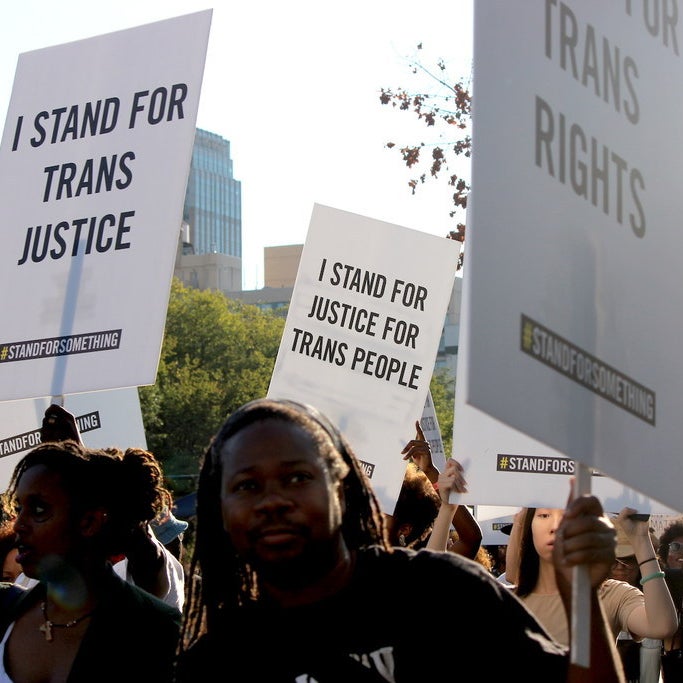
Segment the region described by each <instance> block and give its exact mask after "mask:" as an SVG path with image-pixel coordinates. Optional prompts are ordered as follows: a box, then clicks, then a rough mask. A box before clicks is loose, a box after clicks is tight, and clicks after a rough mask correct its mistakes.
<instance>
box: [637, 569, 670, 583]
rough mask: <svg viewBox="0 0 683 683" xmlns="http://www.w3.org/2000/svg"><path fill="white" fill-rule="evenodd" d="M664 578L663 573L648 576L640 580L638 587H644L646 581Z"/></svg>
mask: <svg viewBox="0 0 683 683" xmlns="http://www.w3.org/2000/svg"><path fill="white" fill-rule="evenodd" d="M665 576H666V574H665V573H664V572H654V573H653V574H648V575H647V576H644V577H643V578H642V579H641V580H640V585H641V586H644V585H645V584H646V583H647V582H648V581H652V579H663V578H664V577H665Z"/></svg>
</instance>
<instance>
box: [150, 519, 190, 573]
mask: <svg viewBox="0 0 683 683" xmlns="http://www.w3.org/2000/svg"><path fill="white" fill-rule="evenodd" d="M151 526H152V531H153V532H154V536H155V537H156V539H157V540H158V541H159V543H161V545H163V546H164V548H166V550H168V552H169V553H171V555H173V557H175V558H176V560H178V562H182V560H183V536H184V534H185V532H186V531H187V527H188V526H189V522H186V521H185V520H183V519H178V518H177V517H176V516H175V515H174V514H173V512H171V510H170V509H169V508H168V507H165V508H164V509H163V510H162V512H161V514H160V515H159V516H158V517H157V518H156V519H154V520H153V521H152V522H151Z"/></svg>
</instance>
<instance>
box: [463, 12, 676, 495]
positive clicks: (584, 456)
mask: <svg viewBox="0 0 683 683" xmlns="http://www.w3.org/2000/svg"><path fill="white" fill-rule="evenodd" d="M664 6H665V5H662V7H664ZM652 7H655V9H657V7H659V3H633V4H631V3H601V2H597V3H596V2H593V3H588V2H579V1H578V0H567V1H566V2H563V3H552V2H546V3H524V4H521V5H520V4H519V3H500V2H491V1H490V0H484V1H482V2H477V3H476V6H475V17H474V27H475V40H474V73H475V79H476V89H475V91H474V102H473V107H472V110H473V144H472V149H473V160H472V188H473V191H472V195H471V197H470V201H469V204H468V244H467V251H466V256H465V269H469V271H470V272H469V276H470V277H471V287H470V289H471V291H470V298H471V302H470V303H471V305H470V306H469V312H470V313H469V323H468V325H467V330H468V331H467V334H468V337H469V344H468V346H469V367H468V369H467V374H468V376H469V380H468V382H467V385H466V391H467V395H466V397H465V400H466V401H467V403H468V404H470V405H472V406H474V407H475V408H477V409H479V410H481V411H483V412H485V413H487V414H489V415H491V416H493V417H495V418H496V419H498V420H500V421H501V422H503V423H505V424H507V425H509V426H511V427H514V428H515V429H518V430H520V431H521V432H523V433H524V434H527V435H529V436H531V437H533V438H535V439H537V440H538V441H539V442H541V443H543V444H545V445H546V446H547V447H549V448H552V449H554V450H556V451H559V452H561V453H563V454H564V455H566V456H567V457H569V458H571V459H572V460H576V461H578V462H580V463H582V464H583V465H585V466H592V467H595V468H597V469H599V470H600V471H601V472H604V473H605V474H607V475H608V476H611V477H614V478H615V479H618V480H619V481H622V482H623V483H624V484H626V485H628V486H630V487H632V488H633V489H634V490H637V491H640V492H641V493H643V494H645V495H647V496H650V497H652V498H655V499H656V500H659V501H661V502H662V503H663V504H665V505H668V506H672V507H675V506H680V491H681V489H682V488H683V469H682V468H681V467H680V459H681V444H683V420H682V419H681V401H680V397H681V395H683V364H681V362H680V358H679V349H678V339H680V337H681V334H682V332H683V330H682V327H681V321H682V320H683V317H682V316H681V315H680V314H679V313H680V304H679V300H680V297H677V296H676V294H675V293H676V292H677V291H678V289H679V280H680V264H679V258H678V255H679V254H680V253H681V252H682V251H683V234H682V233H681V231H680V230H678V227H677V221H678V216H680V215H681V213H682V212H683V193H681V192H680V190H679V189H678V182H679V178H680V177H681V175H683V157H682V156H681V154H680V153H679V150H678V145H677V144H675V141H677V140H678V139H679V138H680V109H681V104H683V94H682V93H681V89H680V87H679V84H680V82H681V77H682V76H683V65H682V63H681V57H680V46H681V45H682V42H681V38H682V36H680V35H679V32H680V31H679V26H678V23H677V17H674V16H673V15H672V13H671V12H667V11H664V10H663V9H662V11H652V12H651V11H650V9H652ZM648 8H649V9H648ZM520 36H524V39H523V40H520V38H519V37H520ZM491 46H495V49H492V48H491ZM503 103H504V106H501V105H502V104H503ZM506 122H509V123H513V124H514V134H511V129H510V126H509V125H505V124H506Z"/></svg>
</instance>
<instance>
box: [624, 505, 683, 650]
mask: <svg viewBox="0 0 683 683" xmlns="http://www.w3.org/2000/svg"><path fill="white" fill-rule="evenodd" d="M636 512H637V510H635V509H634V508H630V507H625V508H623V509H622V510H621V512H620V513H619V515H618V517H617V518H616V520H615V524H617V525H619V526H620V527H621V528H622V529H623V530H624V533H625V534H626V536H627V537H628V539H629V542H630V543H631V545H632V546H633V551H634V553H635V556H636V559H637V560H638V563H642V564H640V573H641V575H642V576H643V577H648V576H652V575H653V574H655V573H656V572H659V571H661V568H660V566H659V561H658V559H657V554H656V553H655V549H654V547H653V545H652V539H651V538H650V529H649V523H648V522H647V521H636V520H633V519H630V515H632V514H634V513H636ZM642 591H643V598H644V599H643V604H642V605H641V606H639V607H636V608H635V609H634V610H633V611H632V612H631V614H629V616H628V622H627V624H626V626H627V627H628V630H629V631H630V632H631V633H632V634H634V635H636V636H641V637H643V638H658V639H660V640H664V639H665V638H668V637H669V636H672V635H673V634H674V633H675V632H676V629H677V628H678V614H677V613H676V606H675V605H674V601H673V598H672V597H671V593H670V592H669V587H668V586H667V585H666V581H665V580H664V577H663V576H662V577H658V578H652V579H650V580H649V581H646V582H645V583H644V584H642Z"/></svg>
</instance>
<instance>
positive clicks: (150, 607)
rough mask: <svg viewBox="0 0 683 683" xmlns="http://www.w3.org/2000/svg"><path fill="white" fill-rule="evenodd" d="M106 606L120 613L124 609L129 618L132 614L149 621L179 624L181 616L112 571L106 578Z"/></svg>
mask: <svg viewBox="0 0 683 683" xmlns="http://www.w3.org/2000/svg"><path fill="white" fill-rule="evenodd" d="M107 582H108V586H107V597H108V600H107V604H108V607H109V608H110V609H111V608H113V609H115V610H116V611H120V612H122V611H123V610H124V609H125V611H126V612H128V614H129V618H131V620H132V619H134V618H135V617H134V616H133V614H137V615H146V618H148V619H151V620H155V619H158V620H162V621H167V620H168V621H171V622H174V623H176V624H180V618H181V614H180V611H179V610H178V609H176V608H175V607H172V606H171V605H168V604H166V603H165V602H164V601H163V600H160V599H159V598H157V597H156V596H154V595H152V594H151V593H148V592H147V591H146V590H143V589H142V588H140V587H138V586H136V585H135V584H132V583H130V582H128V581H125V580H124V579H122V578H121V577H120V576H118V575H117V574H115V573H114V572H113V571H112V572H110V573H109V575H108V577H107Z"/></svg>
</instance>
